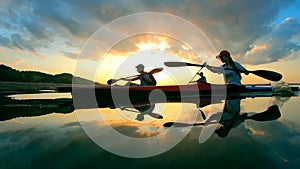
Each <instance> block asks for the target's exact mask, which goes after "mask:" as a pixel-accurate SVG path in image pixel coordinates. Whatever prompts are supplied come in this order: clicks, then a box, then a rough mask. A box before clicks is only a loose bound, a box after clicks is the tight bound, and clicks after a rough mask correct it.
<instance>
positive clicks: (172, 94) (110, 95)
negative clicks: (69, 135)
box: [58, 82, 299, 108]
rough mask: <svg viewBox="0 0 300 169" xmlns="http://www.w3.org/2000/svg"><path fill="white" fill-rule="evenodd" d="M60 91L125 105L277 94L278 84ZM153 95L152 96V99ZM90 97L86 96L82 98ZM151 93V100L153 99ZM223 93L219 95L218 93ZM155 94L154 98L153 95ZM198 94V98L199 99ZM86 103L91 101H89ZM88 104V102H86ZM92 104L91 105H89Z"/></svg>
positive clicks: (110, 104)
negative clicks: (275, 90) (275, 88)
mask: <svg viewBox="0 0 300 169" xmlns="http://www.w3.org/2000/svg"><path fill="white" fill-rule="evenodd" d="M298 90H299V88H298V87H290V88H289V92H294V91H298ZM58 91H59V92H71V93H72V97H73V100H74V97H77V98H78V97H79V98H80V100H84V101H86V100H89V99H90V97H95V98H96V101H97V105H98V107H100V108H101V107H119V106H122V105H128V104H133V105H139V104H141V105H142V104H149V103H150V102H151V103H153V102H155V103H161V102H185V101H186V100H190V99H191V98H193V100H194V101H195V102H198V100H199V99H200V98H201V99H202V98H211V97H215V96H216V95H220V98H222V97H223V98H224V99H227V98H229V97H231V98H236V97H256V96H262V95H264V96H266V95H267V96H273V95H274V94H276V93H274V92H273V91H274V87H273V86H271V85H265V86H260V85H246V86H243V87H239V86H235V85H222V84H210V83H204V82H198V83H195V84H186V85H169V86H73V87H59V88H58ZM151 96H153V97H152V100H151ZM84 97H85V98H86V99H82V98H84ZM149 97H150V100H151V101H150V100H149ZM218 97H219V96H218ZM153 98H154V99H153ZM197 98H198V100H197ZM85 104H89V102H88V101H86V102H85ZM83 107H84V105H83ZM87 107H88V106H87Z"/></svg>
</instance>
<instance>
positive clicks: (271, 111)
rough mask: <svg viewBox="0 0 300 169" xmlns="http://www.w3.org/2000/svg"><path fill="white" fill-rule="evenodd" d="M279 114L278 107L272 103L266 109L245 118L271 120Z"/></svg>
mask: <svg viewBox="0 0 300 169" xmlns="http://www.w3.org/2000/svg"><path fill="white" fill-rule="evenodd" d="M280 116H281V113H280V111H279V108H278V106H277V105H273V106H271V107H269V108H268V110H266V111H264V112H262V113H258V114H254V115H252V116H250V117H247V119H252V120H255V121H271V120H276V119H278V118H279V117H280Z"/></svg>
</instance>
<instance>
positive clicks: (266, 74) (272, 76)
mask: <svg viewBox="0 0 300 169" xmlns="http://www.w3.org/2000/svg"><path fill="white" fill-rule="evenodd" d="M164 64H165V65H166V66H168V67H182V66H197V67H204V65H200V64H194V63H187V62H165V63H164ZM226 70H233V71H237V72H241V73H245V74H247V73H252V74H254V75H256V76H259V77H262V78H264V79H268V80H271V81H279V80H281V79H282V75H281V74H280V73H277V72H274V71H270V70H253V71H240V70H236V69H230V68H226Z"/></svg>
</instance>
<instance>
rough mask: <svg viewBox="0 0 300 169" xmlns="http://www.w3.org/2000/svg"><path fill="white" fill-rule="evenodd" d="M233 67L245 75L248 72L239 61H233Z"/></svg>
mask: <svg viewBox="0 0 300 169" xmlns="http://www.w3.org/2000/svg"><path fill="white" fill-rule="evenodd" d="M234 64H235V67H236V68H237V69H238V71H239V72H241V73H244V74H246V75H248V74H249V72H248V70H247V69H246V68H244V67H243V66H242V65H241V64H240V63H239V62H234Z"/></svg>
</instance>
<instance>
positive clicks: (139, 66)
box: [136, 64, 145, 69]
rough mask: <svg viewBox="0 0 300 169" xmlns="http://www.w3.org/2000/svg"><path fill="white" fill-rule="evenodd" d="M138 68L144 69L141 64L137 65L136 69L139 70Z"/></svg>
mask: <svg viewBox="0 0 300 169" xmlns="http://www.w3.org/2000/svg"><path fill="white" fill-rule="evenodd" d="M139 67H140V68H143V69H144V68H145V66H144V65H143V64H138V65H137V66H136V68H139Z"/></svg>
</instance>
